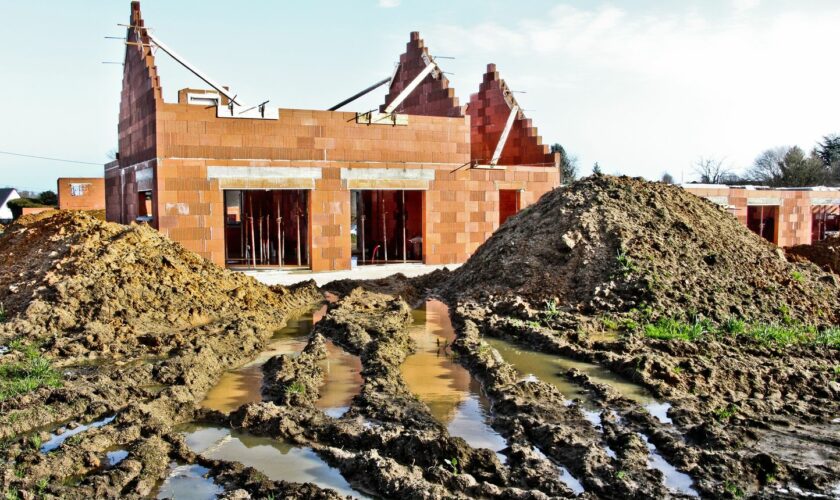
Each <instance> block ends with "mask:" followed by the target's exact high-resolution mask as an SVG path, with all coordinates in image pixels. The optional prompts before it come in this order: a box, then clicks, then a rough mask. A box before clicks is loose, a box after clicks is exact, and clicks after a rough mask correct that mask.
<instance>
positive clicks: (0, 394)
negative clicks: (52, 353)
mask: <svg viewBox="0 0 840 500" xmlns="http://www.w3.org/2000/svg"><path fill="white" fill-rule="evenodd" d="M9 347H11V348H12V349H15V350H18V351H21V352H23V353H24V356H25V359H24V360H23V361H19V362H13V363H7V364H4V365H0V402H2V401H6V400H7V399H10V398H13V397H15V396H18V395H20V394H26V393H27V392H32V391H34V390H36V389H39V388H41V387H60V386H61V374H60V373H59V372H57V371H56V370H54V369H53V367H52V364H51V362H50V360H49V359H47V358H45V357H43V356H42V355H41V353H40V352H38V349H37V347H35V346H33V345H29V346H23V345H22V344H21V343H20V342H12V343H11V344H10V346H9Z"/></svg>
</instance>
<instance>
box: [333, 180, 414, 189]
mask: <svg viewBox="0 0 840 500" xmlns="http://www.w3.org/2000/svg"><path fill="white" fill-rule="evenodd" d="M346 182H347V189H359V190H384V189H397V190H399V189H404V190H418V191H427V190H428V189H429V181H426V180H389V179H377V180H371V179H349V180H347V181H346Z"/></svg>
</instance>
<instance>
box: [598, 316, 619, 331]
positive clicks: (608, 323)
mask: <svg viewBox="0 0 840 500" xmlns="http://www.w3.org/2000/svg"><path fill="white" fill-rule="evenodd" d="M601 324H602V325H604V328H606V329H607V330H618V321H616V320H614V319H612V318H608V317H606V316H604V317H603V318H601Z"/></svg>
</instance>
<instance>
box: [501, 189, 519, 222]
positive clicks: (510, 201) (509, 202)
mask: <svg viewBox="0 0 840 500" xmlns="http://www.w3.org/2000/svg"><path fill="white" fill-rule="evenodd" d="M519 193H520V192H519V190H518V189H500V190H499V225H500V226H501V225H502V224H504V223H505V221H506V220H508V217H510V216H511V215H515V214H516V213H517V212H519V206H520V205H519V200H520V194H519Z"/></svg>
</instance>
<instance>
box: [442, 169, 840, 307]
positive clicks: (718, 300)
mask: <svg viewBox="0 0 840 500" xmlns="http://www.w3.org/2000/svg"><path fill="white" fill-rule="evenodd" d="M447 289H448V291H449V292H450V293H452V294H454V295H459V296H462V297H466V296H473V297H475V296H477V295H478V294H481V293H491V294H496V295H503V296H512V295H520V296H522V297H524V298H525V299H526V300H528V301H530V302H531V303H532V304H536V305H541V304H542V301H544V300H548V299H553V298H556V299H558V300H559V305H560V307H561V308H564V309H567V310H571V311H575V312H582V313H588V314H591V313H597V312H599V311H604V312H606V311H615V312H625V311H629V310H631V309H633V308H638V309H647V307H649V308H650V309H649V312H650V313H651V314H652V315H653V317H658V316H671V315H691V314H692V313H699V314H702V315H704V316H706V317H709V318H711V319H715V320H719V321H722V320H725V319H726V318H729V317H733V316H734V317H744V318H749V319H750V320H751V321H779V320H782V319H785V320H787V321H790V320H798V321H803V322H806V323H814V324H826V323H830V322H834V321H835V320H836V319H837V317H838V301H837V298H838V291H840V288H838V286H837V284H836V282H835V278H834V277H833V276H828V275H826V274H825V273H822V272H820V270H819V269H817V268H816V267H814V266H810V265H799V264H791V263H788V262H787V261H786V260H785V258H784V254H783V253H782V251H781V250H779V249H778V248H776V247H775V246H774V245H772V244H770V243H768V242H766V241H764V240H762V239H761V238H760V237H758V236H756V235H755V234H753V233H752V232H750V231H749V230H748V229H747V228H746V227H744V226H743V225H742V224H740V223H739V222H738V221H737V220H736V219H735V218H734V217H732V216H731V215H730V214H728V213H726V212H725V211H724V210H722V209H721V208H720V207H718V206H717V205H715V204H713V203H711V202H709V201H706V200H703V199H701V198H699V197H697V196H695V195H692V194H690V193H687V192H686V191H684V190H683V189H681V188H679V187H677V186H670V185H666V184H662V183H651V182H645V181H643V180H640V179H631V178H626V177H620V178H619V177H611V176H593V177H588V178H586V179H583V180H581V181H578V182H575V183H573V184H571V185H569V186H566V187H562V188H559V189H556V190H554V191H552V192H550V193H548V194H546V195H545V196H543V197H542V198H541V199H540V200H539V201H538V202H537V203H536V204H534V205H532V206H530V207H528V208H526V209H525V210H523V211H522V212H520V213H519V214H517V215H516V216H514V217H512V218H510V219H509V221H508V222H506V223H505V224H504V225H503V226H502V227H501V228H499V230H498V231H496V233H495V234H494V235H493V236H492V237H491V238H490V239H489V240H488V241H487V242H486V243H484V245H482V246H481V247H480V248H479V249H478V251H477V252H476V253H475V254H474V255H473V256H472V258H470V260H469V261H468V262H467V263H466V264H464V265H463V266H461V267H460V268H459V269H457V270H456V271H455V272H453V273H452V276H451V278H450V279H449V280H448V284H447Z"/></svg>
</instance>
